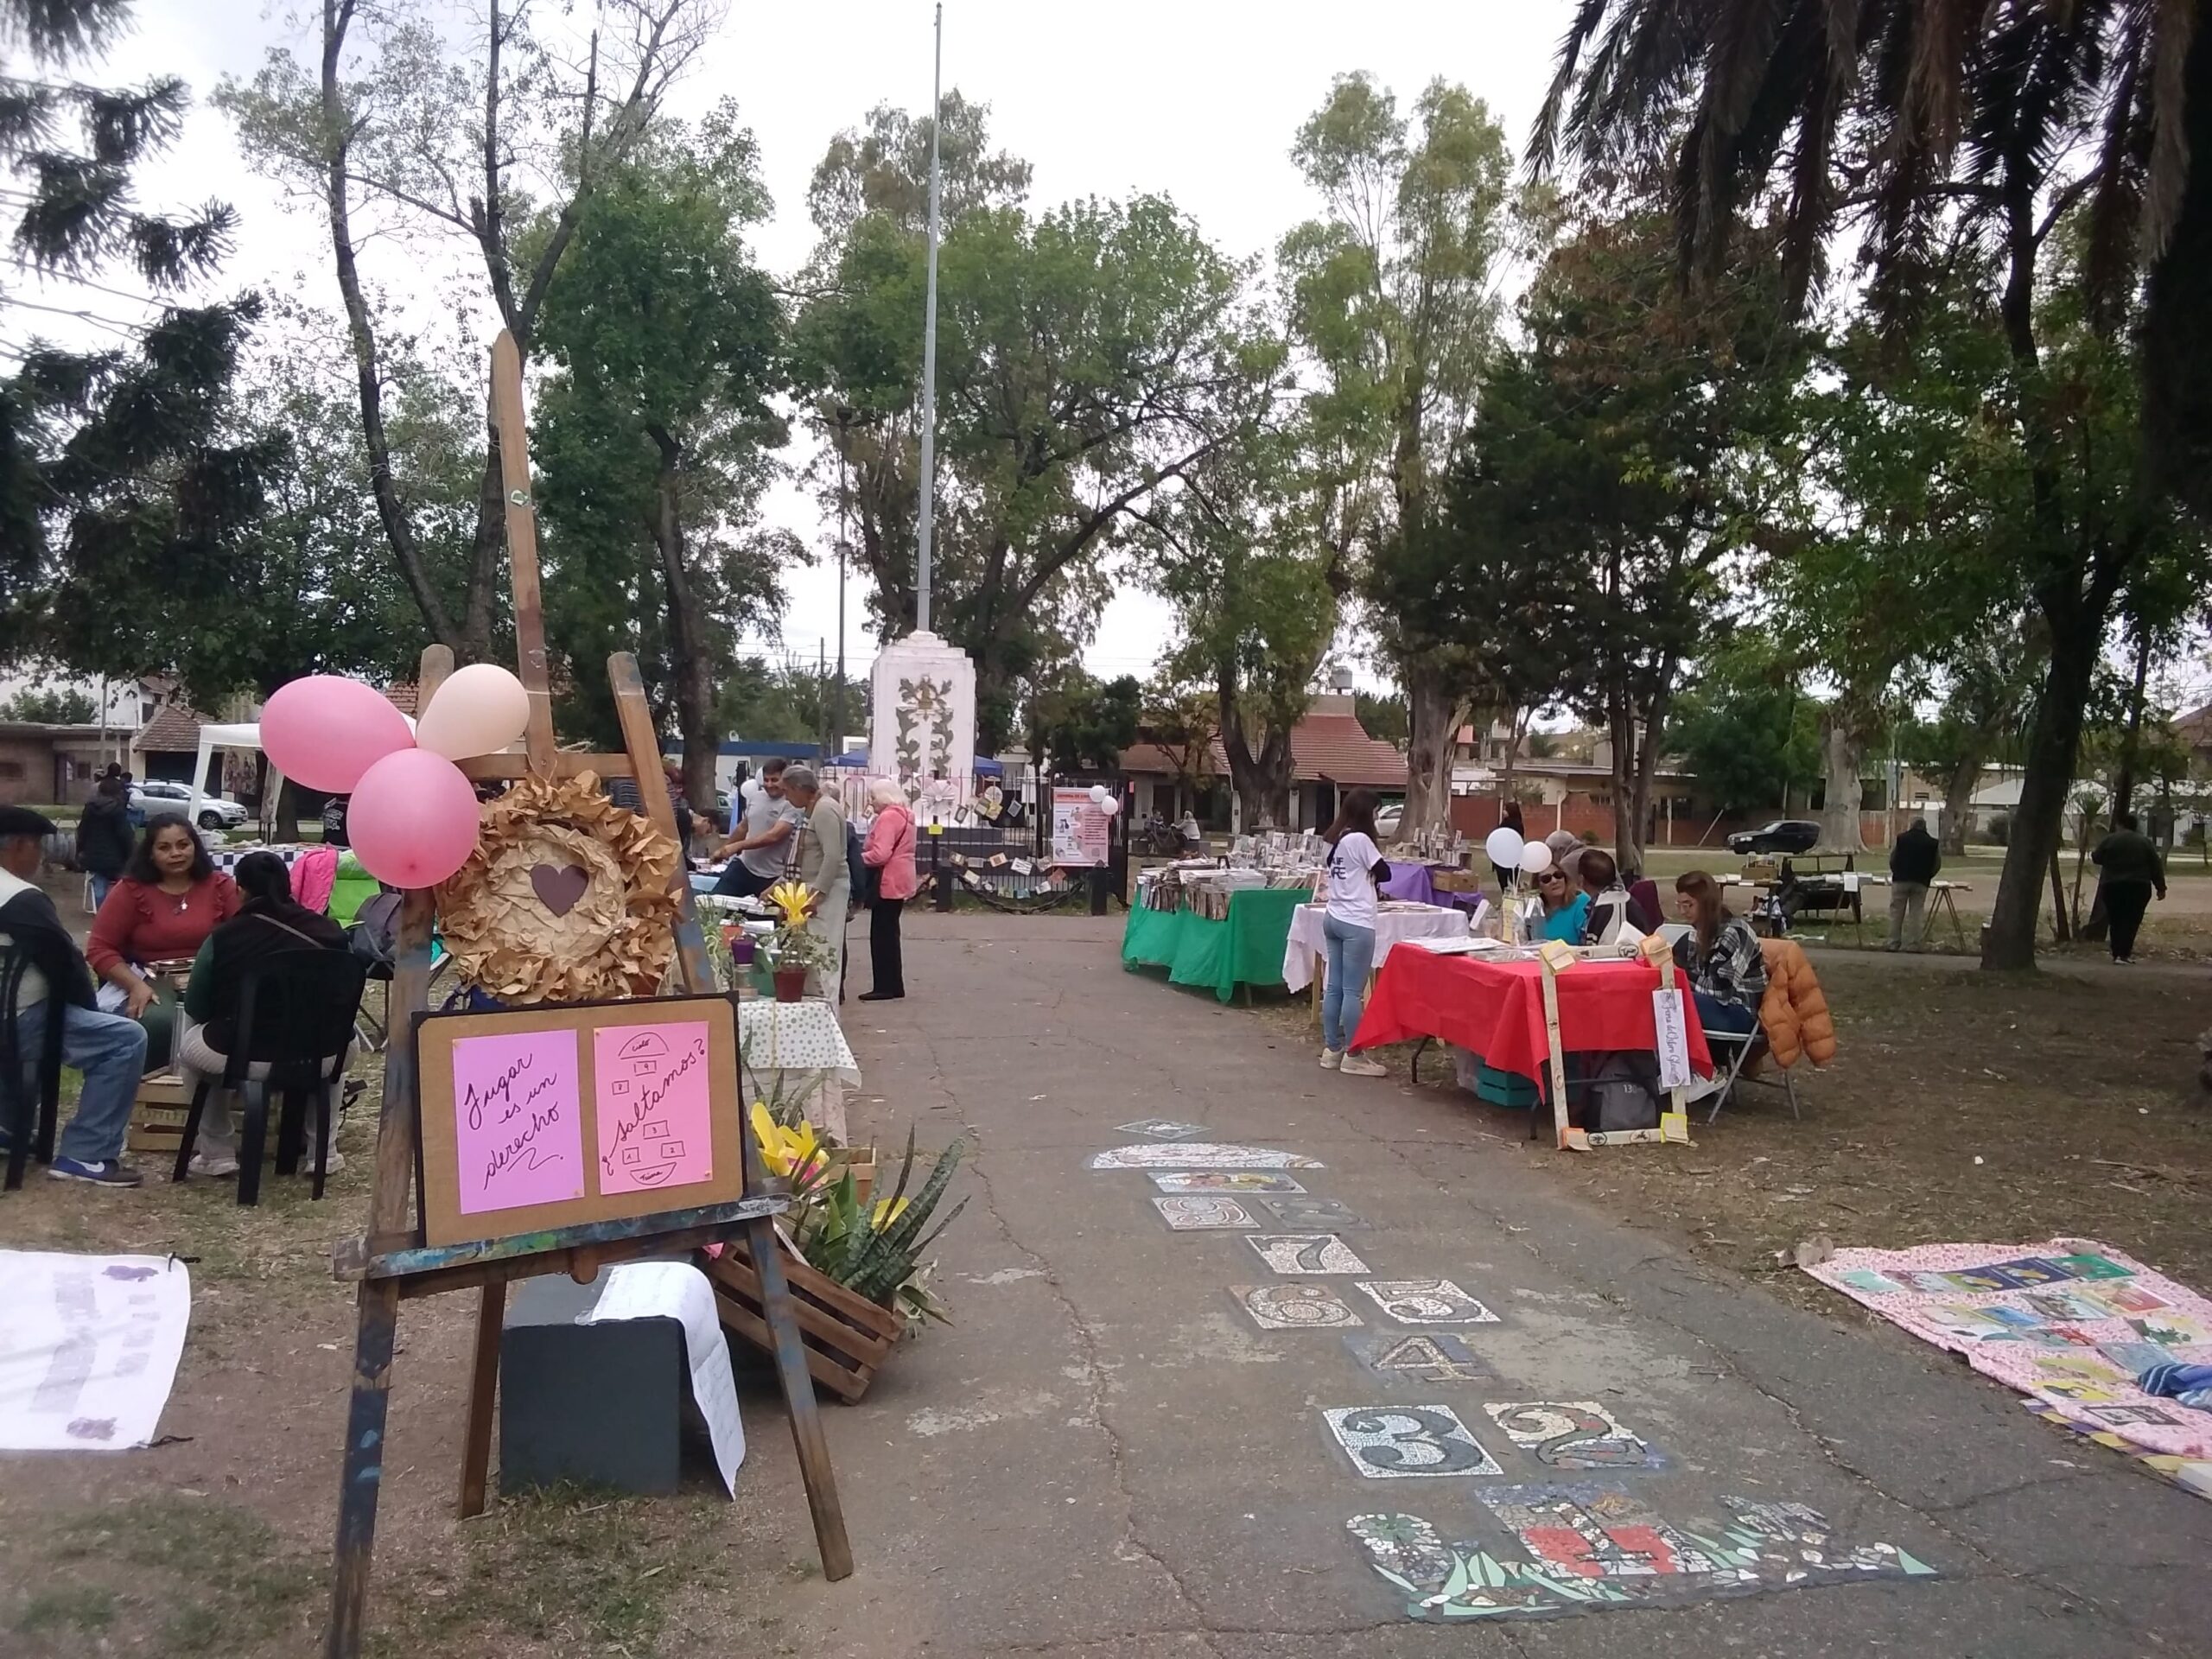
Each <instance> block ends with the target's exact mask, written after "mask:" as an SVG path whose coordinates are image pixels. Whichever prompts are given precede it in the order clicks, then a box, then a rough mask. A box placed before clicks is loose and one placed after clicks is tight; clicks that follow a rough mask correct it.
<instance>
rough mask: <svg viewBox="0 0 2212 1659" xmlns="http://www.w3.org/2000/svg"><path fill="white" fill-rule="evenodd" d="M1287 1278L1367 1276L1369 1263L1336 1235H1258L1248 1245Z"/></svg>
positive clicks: (1249, 1240)
mask: <svg viewBox="0 0 2212 1659" xmlns="http://www.w3.org/2000/svg"><path fill="white" fill-rule="evenodd" d="M1245 1242H1246V1243H1249V1244H1250V1245H1251V1247H1252V1248H1253V1249H1255V1250H1257V1251H1258V1252H1259V1253H1260V1259H1261V1260H1262V1261H1263V1262H1266V1263H1267V1264H1268V1266H1269V1267H1271V1268H1274V1270H1275V1271H1276V1272H1277V1273H1280V1274H1284V1275H1286V1276H1287V1275H1289V1274H1296V1273H1365V1272H1366V1271H1367V1263H1366V1262H1363V1261H1361V1260H1360V1259H1359V1258H1358V1257H1357V1256H1356V1255H1353V1254H1352V1253H1351V1249H1348V1248H1347V1247H1346V1245H1345V1243H1344V1240H1342V1239H1341V1238H1338V1237H1337V1236H1335V1235H1334V1234H1333V1233H1255V1234H1254V1235H1253V1236H1251V1237H1250V1238H1249V1239H1247V1240H1246V1241H1245Z"/></svg>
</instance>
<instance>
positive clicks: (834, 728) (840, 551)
mask: <svg viewBox="0 0 2212 1659" xmlns="http://www.w3.org/2000/svg"><path fill="white" fill-rule="evenodd" d="M830 418H831V419H832V420H834V421H835V422H836V426H837V689H836V690H835V691H833V692H831V693H830V696H829V741H830V745H831V747H830V753H832V754H842V753H844V752H845V554H846V550H848V549H849V548H850V547H851V546H852V544H853V530H852V524H853V492H852V485H851V482H850V480H849V476H848V473H847V467H848V465H849V460H850V455H851V450H852V438H853V410H851V409H850V408H849V407H848V406H846V405H845V404H839V405H838V406H837V411H836V414H835V415H833V416H831V417H830Z"/></svg>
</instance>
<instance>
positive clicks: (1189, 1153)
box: [1084, 1141, 1321, 1169]
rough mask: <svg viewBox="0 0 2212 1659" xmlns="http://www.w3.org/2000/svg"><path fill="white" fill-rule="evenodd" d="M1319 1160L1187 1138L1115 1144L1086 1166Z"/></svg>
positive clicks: (1233, 1165)
mask: <svg viewBox="0 0 2212 1659" xmlns="http://www.w3.org/2000/svg"><path fill="white" fill-rule="evenodd" d="M1320 1167H1321V1165H1320V1164H1319V1162H1318V1161H1317V1160H1314V1159H1312V1158H1308V1157H1307V1156H1306V1154H1303V1153H1300V1152H1279V1151H1277V1150H1276V1149H1275V1148H1274V1147H1239V1146H1230V1145H1227V1144H1224V1143H1219V1142H1215V1141H1180V1142H1179V1143H1177V1144H1176V1145H1174V1146H1168V1147H1163V1146H1158V1145H1154V1146H1143V1147H1115V1148H1114V1149H1113V1150H1112V1151H1111V1152H1101V1153H1095V1154H1092V1155H1091V1157H1090V1160H1089V1161H1088V1162H1087V1163H1085V1164H1084V1168H1085V1169H1319V1168H1320Z"/></svg>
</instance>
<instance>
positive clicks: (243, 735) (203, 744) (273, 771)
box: [185, 723, 284, 826]
mask: <svg viewBox="0 0 2212 1659" xmlns="http://www.w3.org/2000/svg"><path fill="white" fill-rule="evenodd" d="M218 749H251V750H253V751H255V752H256V753H259V752H260V749H261V728H260V726H259V725H258V724H257V723H256V724H252V725H244V726H217V725H213V724H210V725H205V726H202V727H201V728H200V754H199V757H198V759H196V760H194V762H193V764H192V802H191V804H190V805H189V806H188V808H187V809H186V811H185V817H188V818H189V819H190V820H191V821H192V822H193V823H199V822H200V801H201V800H202V799H204V798H206V797H207V796H208V795H211V794H213V795H216V796H220V795H221V793H222V791H221V790H220V789H214V790H210V789H209V788H208V787H207V768H208V765H209V763H210V762H211V761H212V760H213V759H214V756H215V751H216V750H218ZM283 786H284V779H283V774H282V773H280V772H278V771H277V766H276V763H275V762H274V761H271V762H270V766H269V787H268V788H267V789H266V790H264V791H263V793H262V802H263V806H264V810H263V812H262V815H261V817H262V822H263V823H264V826H265V825H266V824H267V823H268V819H269V813H268V810H267V807H268V804H270V803H271V802H273V801H275V800H276V798H277V791H279V790H281V789H282V788H283Z"/></svg>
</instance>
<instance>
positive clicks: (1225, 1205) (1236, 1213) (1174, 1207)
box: [1152, 1193, 1259, 1233]
mask: <svg viewBox="0 0 2212 1659" xmlns="http://www.w3.org/2000/svg"><path fill="white" fill-rule="evenodd" d="M1152 1202H1153V1205H1154V1207H1155V1208H1156V1209H1158V1210H1159V1211H1160V1219H1161V1220H1162V1221H1165V1222H1166V1224H1168V1225H1169V1226H1170V1227H1172V1228H1173V1229H1174V1230H1176V1231H1177V1232H1179V1233H1190V1232H1200V1231H1205V1230H1208V1229H1213V1228H1222V1227H1256V1226H1258V1225H1259V1221H1258V1219H1257V1218H1256V1217H1255V1216H1254V1215H1253V1214H1252V1212H1251V1211H1249V1210H1247V1209H1246V1208H1245V1207H1244V1206H1243V1205H1241V1204H1239V1203H1237V1202H1236V1199H1234V1198H1224V1197H1221V1196H1218V1195H1217V1194H1212V1193H1201V1194H1197V1195H1186V1196H1185V1197H1182V1198H1154V1200H1153V1201H1152Z"/></svg>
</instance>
